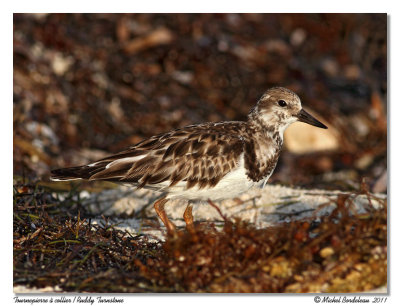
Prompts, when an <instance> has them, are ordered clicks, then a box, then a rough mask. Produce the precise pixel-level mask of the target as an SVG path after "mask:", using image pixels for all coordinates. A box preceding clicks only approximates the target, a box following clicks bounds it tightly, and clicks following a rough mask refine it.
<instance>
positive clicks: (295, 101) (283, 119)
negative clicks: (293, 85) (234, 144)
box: [249, 87, 327, 133]
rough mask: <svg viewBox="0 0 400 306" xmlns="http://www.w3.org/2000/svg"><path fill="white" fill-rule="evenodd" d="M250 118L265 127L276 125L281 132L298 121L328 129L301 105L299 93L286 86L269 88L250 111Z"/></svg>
mask: <svg viewBox="0 0 400 306" xmlns="http://www.w3.org/2000/svg"><path fill="white" fill-rule="evenodd" d="M249 119H251V120H254V121H256V122H258V123H259V124H261V125H262V126H263V127H267V128H271V127H275V128H276V129H278V130H279V131H280V132H281V133H283V131H284V130H285V129H286V128H287V127H288V126H289V125H290V124H292V123H293V122H296V121H300V122H305V123H308V124H311V125H314V126H316V127H319V128H323V129H327V127H326V126H325V125H324V124H323V123H321V122H320V121H318V120H317V119H315V118H314V117H313V116H311V115H310V114H309V113H307V112H306V111H305V110H304V109H303V108H302V107H301V101H300V98H299V96H298V95H296V94H295V93H294V92H293V91H291V90H289V89H287V88H284V87H273V88H270V89H268V90H267V91H266V92H265V93H264V94H263V95H262V97H261V98H260V100H258V102H257V105H256V106H255V107H254V108H253V110H252V111H251V112H250V114H249Z"/></svg>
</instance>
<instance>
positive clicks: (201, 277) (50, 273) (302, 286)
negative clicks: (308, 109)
mask: <svg viewBox="0 0 400 306" xmlns="http://www.w3.org/2000/svg"><path fill="white" fill-rule="evenodd" d="M363 186H364V187H365V188H366V185H363ZM359 193H362V194H365V195H367V196H368V197H369V198H371V199H372V197H374V196H373V195H371V194H370V193H369V192H368V191H367V190H366V189H362V190H360V191H359ZM55 195H56V194H55V193H54V192H50V191H48V190H47V191H46V190H44V189H43V188H40V187H35V186H34V185H16V186H15V188H14V284H15V285H18V284H23V285H26V286H28V287H39V288H40V287H44V286H56V285H58V286H59V287H60V288H62V290H65V291H72V292H359V291H365V290H370V289H373V288H376V287H379V286H382V285H385V284H386V280H387V211H386V200H379V199H375V200H379V201H380V202H381V205H382V207H381V208H379V209H373V208H372V207H371V209H370V210H368V212H367V213H364V214H354V213H353V212H352V205H353V204H352V196H354V194H343V195H340V196H339V197H338V199H337V201H336V208H335V209H334V210H333V211H332V213H330V214H329V215H327V216H324V217H322V218H320V220H318V221H316V220H312V219H310V220H301V221H292V222H290V223H289V224H282V225H276V226H273V227H270V228H262V229H257V228H255V227H254V225H252V224H249V223H245V222H243V221H241V220H239V219H236V220H234V221H231V220H229V219H228V218H226V217H224V218H225V222H224V226H223V228H222V229H217V228H216V227H215V226H214V225H213V224H212V223H210V222H204V223H201V224H195V232H194V233H191V232H188V231H186V230H180V231H178V232H177V233H176V234H175V235H170V236H166V237H165V241H157V242H154V241H153V242H151V241H149V240H148V238H147V237H146V236H143V235H137V236H132V235H131V234H129V233H127V232H123V231H121V230H118V229H116V228H115V227H114V226H113V225H112V224H110V223H109V222H108V220H107V219H105V224H104V225H103V226H102V225H97V224H91V220H90V219H86V217H85V216H84V210H83V209H82V208H79V209H78V207H79V205H78V204H77V201H76V200H74V199H77V198H76V196H75V197H74V195H73V194H71V197H70V198H69V200H64V201H60V200H58V199H57V197H56V196H55ZM75 195H76V194H75ZM55 207H57V209H56V210H55ZM210 209H213V208H212V207H210ZM71 213H73V214H71ZM74 213H75V215H74Z"/></svg>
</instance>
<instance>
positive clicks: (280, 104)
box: [278, 100, 287, 107]
mask: <svg viewBox="0 0 400 306" xmlns="http://www.w3.org/2000/svg"><path fill="white" fill-rule="evenodd" d="M278 104H279V106H282V107H285V106H287V103H286V101H284V100H279V101H278Z"/></svg>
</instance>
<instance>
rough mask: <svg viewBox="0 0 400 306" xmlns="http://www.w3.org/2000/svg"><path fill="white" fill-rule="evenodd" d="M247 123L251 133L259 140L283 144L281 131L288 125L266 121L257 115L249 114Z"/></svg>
mask: <svg viewBox="0 0 400 306" xmlns="http://www.w3.org/2000/svg"><path fill="white" fill-rule="evenodd" d="M247 124H248V125H249V127H250V130H251V131H252V133H254V135H253V137H254V136H255V137H256V138H258V140H259V141H260V142H270V141H273V142H275V143H276V144H277V145H278V146H279V147H281V146H282V144H283V133H284V131H285V130H286V128H287V127H288V125H282V124H279V123H278V122H273V121H270V122H266V121H265V120H263V119H262V118H260V117H259V116H251V114H250V115H249V119H248V121H247Z"/></svg>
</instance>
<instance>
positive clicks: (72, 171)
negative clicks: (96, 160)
mask: <svg viewBox="0 0 400 306" xmlns="http://www.w3.org/2000/svg"><path fill="white" fill-rule="evenodd" d="M90 176H91V175H90V173H89V171H88V167H87V166H79V167H70V168H61V169H55V170H52V171H51V177H50V179H51V180H52V181H72V180H79V179H89V177H90Z"/></svg>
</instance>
